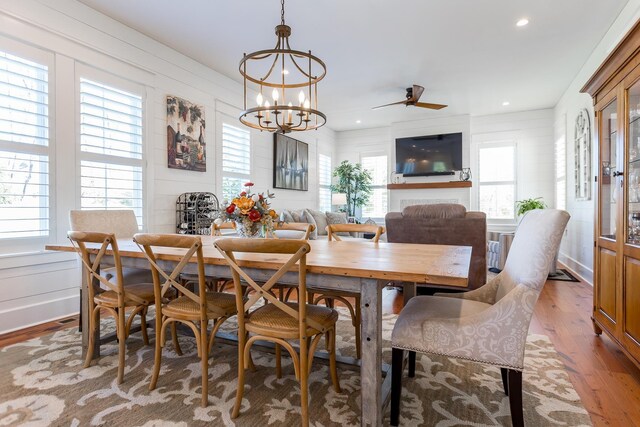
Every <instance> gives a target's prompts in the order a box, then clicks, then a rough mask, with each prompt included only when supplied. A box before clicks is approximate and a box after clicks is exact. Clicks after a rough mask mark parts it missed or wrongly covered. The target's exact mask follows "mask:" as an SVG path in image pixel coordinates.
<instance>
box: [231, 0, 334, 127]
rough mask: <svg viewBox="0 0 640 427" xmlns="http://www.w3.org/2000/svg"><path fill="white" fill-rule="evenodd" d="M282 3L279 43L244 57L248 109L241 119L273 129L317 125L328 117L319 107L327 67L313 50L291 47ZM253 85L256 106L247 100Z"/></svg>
mask: <svg viewBox="0 0 640 427" xmlns="http://www.w3.org/2000/svg"><path fill="white" fill-rule="evenodd" d="M281 6H282V8H281V14H280V17H281V21H280V25H278V26H276V36H278V42H277V43H276V46H275V47H274V48H273V49H266V50H259V51H256V52H253V53H249V54H247V53H245V54H244V56H243V57H242V60H241V61H240V74H242V77H243V79H244V111H242V113H241V114H240V121H241V122H242V123H244V124H245V125H247V126H249V127H252V128H254V129H259V130H261V131H262V130H266V131H269V132H282V133H287V132H291V131H305V130H312V129H317V128H319V127H321V126H322V125H324V124H325V123H326V121H327V118H326V116H325V115H324V114H323V113H321V112H320V111H318V82H319V81H320V80H322V79H323V78H324V76H325V75H326V73H327V67H326V65H325V64H324V62H322V60H320V58H318V57H316V56H314V55H312V54H311V51H308V52H302V51H299V50H294V49H291V46H290V45H289V36H290V35H291V27H289V26H288V25H285V23H284V0H281ZM249 89H255V90H256V92H258V96H257V97H256V100H255V104H256V106H255V107H251V108H249V107H248V104H247V96H248V90H249ZM269 91H270V92H269ZM265 92H266V93H265ZM267 97H270V98H271V100H269V99H267Z"/></svg>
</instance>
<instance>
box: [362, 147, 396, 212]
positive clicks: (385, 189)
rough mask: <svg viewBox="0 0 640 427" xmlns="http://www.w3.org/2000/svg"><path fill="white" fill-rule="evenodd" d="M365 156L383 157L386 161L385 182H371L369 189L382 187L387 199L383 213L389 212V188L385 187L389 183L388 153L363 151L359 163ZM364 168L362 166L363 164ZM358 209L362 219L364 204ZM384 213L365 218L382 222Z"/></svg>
mask: <svg viewBox="0 0 640 427" xmlns="http://www.w3.org/2000/svg"><path fill="white" fill-rule="evenodd" d="M366 157H385V158H386V161H387V171H386V173H385V181H386V183H384V184H379V185H376V184H372V185H371V189H372V190H375V189H382V190H384V191H383V192H384V198H385V199H386V200H387V212H385V215H386V214H387V213H389V190H388V189H387V185H388V184H389V174H390V173H389V158H390V156H389V153H386V152H384V151H373V152H364V153H360V164H362V163H363V159H364V158H366ZM363 169H364V166H363ZM359 210H360V216H361V217H362V218H363V219H364V206H361V207H360V208H359ZM385 215H383V216H381V217H377V216H367V218H371V219H373V220H374V221H375V222H376V223H384V218H385Z"/></svg>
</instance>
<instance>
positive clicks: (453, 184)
mask: <svg viewBox="0 0 640 427" xmlns="http://www.w3.org/2000/svg"><path fill="white" fill-rule="evenodd" d="M470 187H471V181H445V182H410V183H405V184H387V189H388V190H417V189H423V188H470Z"/></svg>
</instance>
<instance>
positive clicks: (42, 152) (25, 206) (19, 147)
mask: <svg viewBox="0 0 640 427" xmlns="http://www.w3.org/2000/svg"><path fill="white" fill-rule="evenodd" d="M48 80H49V70H48V67H47V66H46V65H43V64H39V63H36V62H32V61H30V60H28V59H24V58H21V57H18V56H14V55H12V54H9V53H6V52H1V51H0V99H1V100H2V101H1V102H0V239H11V238H20V237H46V236H48V235H49V81H48Z"/></svg>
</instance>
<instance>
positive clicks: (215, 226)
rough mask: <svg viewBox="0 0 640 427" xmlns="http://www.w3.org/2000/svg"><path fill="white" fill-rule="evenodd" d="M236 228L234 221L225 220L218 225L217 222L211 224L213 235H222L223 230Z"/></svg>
mask: <svg viewBox="0 0 640 427" xmlns="http://www.w3.org/2000/svg"><path fill="white" fill-rule="evenodd" d="M233 229H235V227H234V224H233V222H231V221H225V222H223V223H222V224H220V225H218V224H216V223H215V222H214V223H213V224H211V235H212V236H222V232H221V230H233Z"/></svg>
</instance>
